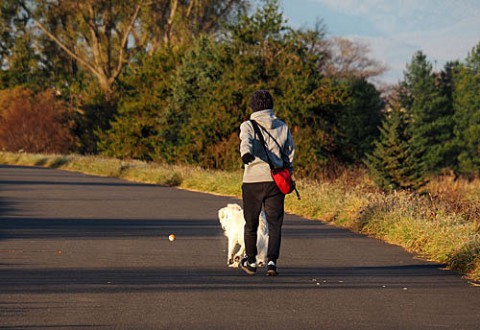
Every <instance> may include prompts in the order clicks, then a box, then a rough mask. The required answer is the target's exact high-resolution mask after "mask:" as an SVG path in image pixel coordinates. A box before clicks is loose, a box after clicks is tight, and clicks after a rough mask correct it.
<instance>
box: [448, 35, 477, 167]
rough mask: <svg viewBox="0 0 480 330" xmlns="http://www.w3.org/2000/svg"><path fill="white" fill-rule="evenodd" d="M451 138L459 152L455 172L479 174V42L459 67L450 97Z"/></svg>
mask: <svg viewBox="0 0 480 330" xmlns="http://www.w3.org/2000/svg"><path fill="white" fill-rule="evenodd" d="M453 95H454V96H453V99H454V101H453V104H454V109H455V117H454V118H455V137H456V142H457V145H458V147H459V149H460V153H459V156H458V162H459V171H460V173H463V174H468V175H472V174H478V173H479V171H480V43H479V44H478V45H477V46H476V47H475V48H474V49H473V50H472V51H471V53H470V54H469V56H468V57H467V60H466V63H465V64H464V65H462V66H460V68H459V70H458V74H457V75H456V79H455V91H454V94H453Z"/></svg>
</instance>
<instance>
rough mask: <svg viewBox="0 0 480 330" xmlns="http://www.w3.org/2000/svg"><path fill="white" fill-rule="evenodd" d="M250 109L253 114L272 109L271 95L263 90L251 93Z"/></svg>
mask: <svg viewBox="0 0 480 330" xmlns="http://www.w3.org/2000/svg"><path fill="white" fill-rule="evenodd" d="M250 108H252V110H253V111H254V112H255V111H260V110H265V109H273V97H272V95H271V94H270V93H269V92H268V91H266V90H264V89H261V90H258V91H255V92H253V95H252V98H251V99H250Z"/></svg>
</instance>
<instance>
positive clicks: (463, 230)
mask: <svg viewBox="0 0 480 330" xmlns="http://www.w3.org/2000/svg"><path fill="white" fill-rule="evenodd" d="M0 163H1V164H11V165H31V166H45V167H51V168H60V169H64V170H71V171H78V172H83V173H86V174H94V175H101V176H109V177H117V178H122V179H126V180H130V181H135V182H144V183H154V184H161V185H168V186H177V187H180V188H185V189H191V190H197V191H204V192H210V193H216V194H220V195H228V196H235V197H239V196H240V195H241V178H242V173H241V172H240V171H238V172H221V171H207V170H203V169H200V168H197V167H189V166H170V165H158V164H153V163H144V162H139V161H121V160H118V159H107V158H102V157H97V156H78V155H70V156H63V155H40V154H16V153H8V152H0ZM298 187H299V190H300V192H301V194H302V200H300V201H298V200H297V199H296V198H295V196H294V195H293V194H291V195H289V196H287V199H286V208H287V210H288V211H289V212H292V213H295V214H298V215H301V216H304V217H307V218H310V219H322V220H324V221H328V222H332V223H334V224H335V225H338V226H342V227H345V228H349V229H351V230H354V231H357V232H361V233H365V234H368V235H371V236H375V237H378V238H381V239H383V240H385V241H387V242H389V243H392V244H396V245H400V246H403V247H404V248H405V249H407V250H408V251H410V252H414V253H416V254H418V255H420V256H422V257H423V258H426V259H430V260H434V261H437V262H442V263H445V264H447V266H449V267H450V268H452V269H454V270H457V271H460V272H462V273H463V274H465V275H466V276H468V277H469V278H470V279H472V280H480V182H479V181H471V182H468V181H462V180H456V181H454V180H453V179H451V178H448V177H446V178H442V179H438V180H436V181H433V182H432V183H431V184H430V186H429V187H428V188H429V191H430V195H429V196H415V195H412V194H410V193H407V192H392V193H388V194H386V193H383V192H381V191H379V190H378V189H376V188H375V187H373V186H372V185H371V183H370V182H369V181H368V179H367V177H366V176H365V175H364V174H362V173H349V174H347V175H345V176H343V177H341V178H339V179H337V180H335V181H324V182H307V181H299V182H298Z"/></svg>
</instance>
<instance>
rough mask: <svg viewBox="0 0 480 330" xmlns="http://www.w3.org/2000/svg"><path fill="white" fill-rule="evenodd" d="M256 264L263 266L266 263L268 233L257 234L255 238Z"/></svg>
mask: <svg viewBox="0 0 480 330" xmlns="http://www.w3.org/2000/svg"><path fill="white" fill-rule="evenodd" d="M257 250H258V252H257V264H258V267H263V266H265V265H266V264H267V250H268V235H265V234H259V236H258V240H257Z"/></svg>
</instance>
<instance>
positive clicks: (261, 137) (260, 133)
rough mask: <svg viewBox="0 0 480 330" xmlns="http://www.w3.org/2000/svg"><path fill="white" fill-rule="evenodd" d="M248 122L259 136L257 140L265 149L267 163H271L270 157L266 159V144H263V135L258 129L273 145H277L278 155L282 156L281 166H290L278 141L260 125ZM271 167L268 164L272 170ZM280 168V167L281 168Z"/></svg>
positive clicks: (253, 121)
mask: <svg viewBox="0 0 480 330" xmlns="http://www.w3.org/2000/svg"><path fill="white" fill-rule="evenodd" d="M250 121H251V122H252V126H253V129H254V130H255V132H256V133H257V135H259V139H260V142H262V145H263V147H264V149H265V153H266V154H267V158H268V161H269V164H270V163H272V161H271V159H270V157H268V152H267V149H266V145H267V143H266V142H265V138H264V137H263V134H262V132H261V131H260V129H259V127H260V128H261V129H262V131H264V132H265V133H267V134H268V136H269V137H270V138H271V139H272V140H273V141H274V142H275V144H276V145H277V147H278V149H279V150H280V155H281V156H282V162H283V166H285V163H286V164H290V161H288V160H286V159H288V157H287V155H285V153H284V152H283V148H282V147H281V146H280V143H278V141H277V140H276V139H275V138H274V137H273V136H272V134H270V132H269V131H268V130H267V129H266V128H265V127H263V126H262V125H260V124H259V123H257V122H256V121H255V120H253V119H250ZM272 166H273V163H272V164H270V168H271V169H273V168H272ZM283 166H282V167H283Z"/></svg>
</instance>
